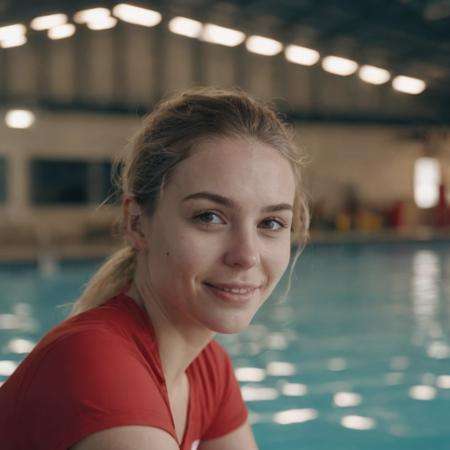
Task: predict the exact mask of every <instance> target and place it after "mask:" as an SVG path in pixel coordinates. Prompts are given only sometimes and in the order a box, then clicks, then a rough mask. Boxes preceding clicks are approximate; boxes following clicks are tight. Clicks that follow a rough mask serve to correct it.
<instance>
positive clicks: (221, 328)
mask: <svg viewBox="0 0 450 450" xmlns="http://www.w3.org/2000/svg"><path fill="white" fill-rule="evenodd" d="M250 323H251V319H250V320H248V319H247V320H244V319H242V320H238V319H237V318H235V319H234V320H221V321H219V322H216V323H211V324H210V325H209V326H208V328H210V329H211V330H212V331H215V332H216V333H221V334H236V333H241V332H242V331H245V330H246V329H247V328H248V326H249V325H250Z"/></svg>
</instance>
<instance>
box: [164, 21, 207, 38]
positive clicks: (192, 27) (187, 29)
mask: <svg viewBox="0 0 450 450" xmlns="http://www.w3.org/2000/svg"><path fill="white" fill-rule="evenodd" d="M202 27H203V25H202V24H201V23H200V22H198V21H197V20H192V19H188V18H186V17H174V18H173V19H172V20H171V21H170V22H169V30H170V31H171V32H172V33H175V34H180V35H182V36H187V37H190V38H198V37H200V35H201V32H202Z"/></svg>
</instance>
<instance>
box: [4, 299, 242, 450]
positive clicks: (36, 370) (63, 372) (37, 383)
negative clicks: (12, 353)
mask: <svg viewBox="0 0 450 450" xmlns="http://www.w3.org/2000/svg"><path fill="white" fill-rule="evenodd" d="M186 374H187V376H188V379H189V394H190V395H189V406H188V418H187V423H186V431H185V434H184V437H183V440H182V442H181V443H179V444H180V449H181V450H194V449H196V448H197V446H198V444H199V441H200V440H202V439H212V438H216V437H220V436H222V435H225V434H227V433H229V432H231V431H233V430H234V429H236V428H237V427H239V426H240V425H242V424H243V423H244V422H245V421H246V419H247V416H248V410H247V408H246V405H245V403H244V401H243V399H242V396H241V391H240V388H239V383H238V382H237V380H236V377H235V375H234V371H233V367H232V363H231V360H230V357H229V356H228V354H227V353H226V351H225V350H224V349H223V347H222V346H221V345H220V344H219V343H218V342H216V341H215V340H212V341H211V342H210V343H209V344H208V345H207V346H206V347H205V348H204V349H203V350H202V352H201V353H200V354H199V355H198V356H197V357H196V358H195V360H194V361H193V362H192V363H191V364H190V365H189V367H188V368H187V370H186ZM123 425H148V426H153V427H158V428H162V429H163V430H165V431H167V432H168V433H169V434H171V435H172V436H173V437H174V439H175V440H176V441H178V439H177V436H176V432H175V424H174V422H173V418H172V415H171V412H170V404H169V399H168V394H167V390H166V386H165V381H164V375H163V371H162V366H161V361H160V359H159V353H158V347H157V341H156V339H155V334H154V330H153V327H152V325H151V321H150V319H149V317H148V315H147V312H146V311H145V309H144V308H142V307H141V306H140V305H138V304H137V303H136V302H135V301H134V300H133V299H132V298H131V297H129V296H127V295H126V294H125V293H123V292H121V293H120V294H118V295H117V296H115V297H113V298H111V299H109V300H108V301H106V302H105V303H104V304H103V305H101V306H99V307H96V308H93V309H91V310H89V311H85V312H83V313H81V314H78V315H77V316H74V317H72V318H69V319H66V320H64V321H63V322H62V323H60V324H59V325H57V326H56V327H54V328H52V329H51V330H50V331H49V332H48V333H47V334H46V335H45V336H44V337H43V338H42V339H41V340H40V341H39V343H38V344H37V345H36V347H35V348H34V349H33V351H32V352H31V353H30V354H29V355H28V356H27V357H26V358H25V359H24V360H23V361H22V362H21V364H20V365H19V366H18V367H17V369H16V370H15V372H14V373H13V374H12V375H11V376H10V377H9V378H8V379H7V381H6V382H5V383H3V385H2V386H1V387H0V443H1V448H2V449H3V450H31V449H33V450H66V449H68V448H69V447H70V446H71V445H74V444H75V443H76V442H78V441H80V440H81V439H83V438H84V437H86V436H88V435H89V434H92V433H95V432H97V431H100V430H103V429H106V428H112V427H117V426H123Z"/></svg>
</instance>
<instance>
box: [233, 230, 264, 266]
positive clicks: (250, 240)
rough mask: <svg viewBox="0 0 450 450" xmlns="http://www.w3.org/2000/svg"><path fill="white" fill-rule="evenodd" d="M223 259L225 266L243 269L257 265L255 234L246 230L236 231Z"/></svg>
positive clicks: (257, 250) (257, 251) (256, 240)
mask: <svg viewBox="0 0 450 450" xmlns="http://www.w3.org/2000/svg"><path fill="white" fill-rule="evenodd" d="M243 228H244V227H243ZM224 259H225V264H227V265H229V266H232V267H242V268H243V269H249V268H251V267H253V266H255V265H256V264H259V261H260V253H259V248H258V237H257V236H256V234H255V232H252V231H250V230H248V229H241V230H236V232H235V233H234V234H233V236H232V237H231V241H230V243H229V245H228V247H227V251H226V252H225V256H224Z"/></svg>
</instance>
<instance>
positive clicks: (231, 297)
mask: <svg viewBox="0 0 450 450" xmlns="http://www.w3.org/2000/svg"><path fill="white" fill-rule="evenodd" d="M203 284H204V285H205V286H206V288H207V289H208V290H209V291H210V292H211V293H213V294H214V296H215V297H217V298H219V299H220V300H222V301H225V302H227V303H230V304H235V305H244V304H246V303H247V302H249V301H250V300H251V299H252V298H253V297H254V295H255V293H256V291H258V288H254V287H252V288H251V289H241V290H240V291H239V290H237V291H236V290H235V291H232V290H225V289H223V288H220V287H218V286H216V285H213V284H210V283H203ZM219 286H220V285H219ZM234 286H236V285H234Z"/></svg>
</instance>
